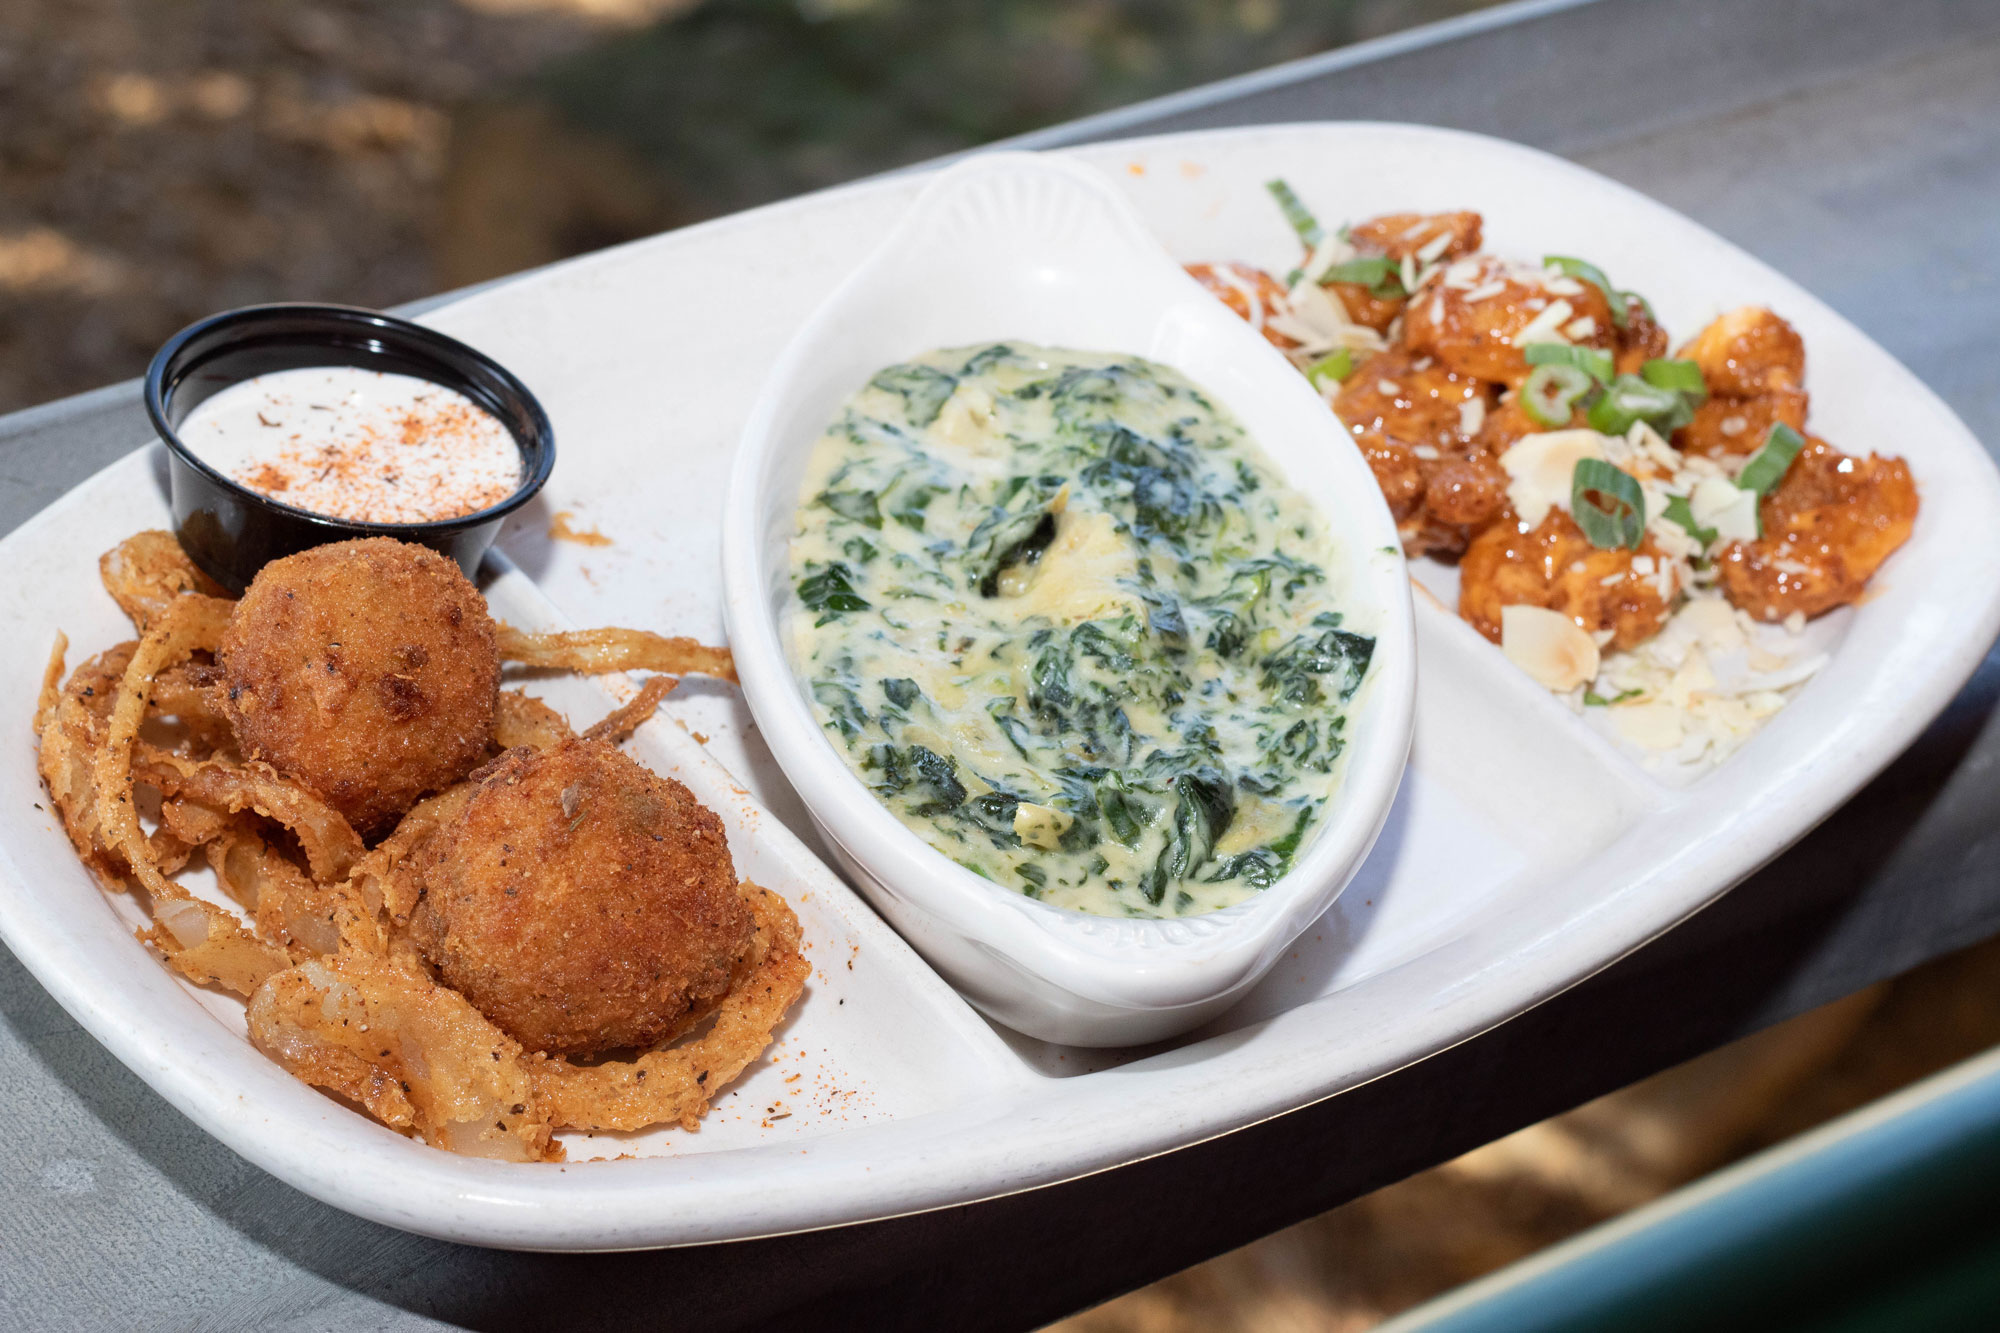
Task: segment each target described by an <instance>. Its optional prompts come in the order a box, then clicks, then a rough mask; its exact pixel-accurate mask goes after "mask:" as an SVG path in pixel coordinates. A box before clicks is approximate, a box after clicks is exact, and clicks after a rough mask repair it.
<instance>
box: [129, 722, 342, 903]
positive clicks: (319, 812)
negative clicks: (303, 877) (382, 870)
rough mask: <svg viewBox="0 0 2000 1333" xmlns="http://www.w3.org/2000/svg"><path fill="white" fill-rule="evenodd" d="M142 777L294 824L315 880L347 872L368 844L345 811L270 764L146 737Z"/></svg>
mask: <svg viewBox="0 0 2000 1333" xmlns="http://www.w3.org/2000/svg"><path fill="white" fill-rule="evenodd" d="M131 767H132V771H133V772H134V773H135V774H136V775H137V777H138V778H139V780H140V781H142V782H146V783H150V784H151V785H153V786H155V787H158V788H159V789H160V791H161V792H162V793H164V794H165V795H167V796H179V797H185V798H187V799H189V800H194V801H199V802H200V803H202V804H203V805H208V806H213V807H215V808H217V809H220V810H227V811H229V812H230V813H232V814H235V813H240V812H241V811H244V810H254V811H256V812H257V813H258V814H260V815H262V816H264V818H266V819H272V820H276V821H277V822H278V823H280V824H283V825H284V826H285V827H286V828H288V829H290V830H291V831H292V833H293V834H294V836H296V837H297V838H298V840H299V846H300V848H301V849H302V850H303V851H304V852H305V854H306V864H307V865H308V866H309V867H310V868H311V870H312V877H313V878H314V879H316V880H321V881H328V880H341V879H345V878H347V876H348V874H349V873H350V872H351V871H352V870H353V868H354V864H355V862H357V861H359V860H360V859H361V856H362V853H363V852H364V851H365V850H366V848H365V847H364V846H363V845H362V842H361V836H360V835H359V834H357V833H356V832H355V831H354V827H353V825H351V824H349V823H348V822H347V820H346V819H345V818H343V817H342V815H341V813H340V812H339V811H338V810H336V809H334V808H333V807H332V806H330V805H328V804H327V803H326V802H325V801H322V800H321V799H320V798H319V797H317V796H315V795H313V794H312V793H311V792H309V791H307V790H306V789H305V788H303V787H300V786H297V785H295V784H293V783H291V782H287V781H286V780H285V779H284V778H282V777H279V776H278V773H277V771H276V770H275V769H273V768H271V766H270V765H268V764H262V763H256V762H252V763H248V764H232V763H229V762H227V761H225V760H221V759H187V758H183V757H182V756H180V755H177V754H174V753H173V752H172V751H170V750H162V749H160V748H158V747H157V746H152V745H146V744H144V743H143V742H142V743H140V744H139V745H138V746H137V747H136V756H135V757H134V758H133V760H132V763H131Z"/></svg>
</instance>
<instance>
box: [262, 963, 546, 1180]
mask: <svg viewBox="0 0 2000 1333" xmlns="http://www.w3.org/2000/svg"><path fill="white" fill-rule="evenodd" d="M249 1023H250V1040H251V1042H252V1043H253V1044H254V1045H255V1046H256V1047H257V1049H258V1050H260V1051H262V1052H264V1054H266V1055H268V1056H270V1057H271V1058H272V1059H273V1060H275V1061H277V1062H278V1063H279V1064H281V1065H283V1066H284V1067H285V1068H286V1069H288V1070H290V1071H291V1072H292V1073H293V1074H294V1075H295V1076H297V1077H298V1078H300V1079H302V1080H304V1081H305V1082H307V1083H310V1084H313V1085H314V1086H315V1087H321V1088H326V1089H327V1090H329V1091H331V1092H335V1093H338V1094H339V1095H341V1096H343V1097H346V1098H348V1099H349V1100H351V1101H355V1102H358V1103H360V1104H361V1105H362V1106H364V1107H366V1108H367V1109H368V1111H369V1113H370V1114H371V1115H373V1116H374V1117H375V1118H376V1119H378V1120H380V1121H381V1122H382V1123H383V1124H385V1125H388V1126H390V1127H391V1128H393V1129H405V1130H407V1129H414V1130H416V1131H417V1132H418V1133H419V1134H422V1135H423V1137H424V1138H425V1140H426V1141H428V1142H429V1143H431V1144H432V1145H433V1146H435V1147H439V1148H445V1149H449V1150H450V1151H452V1152H456V1153H465V1154H467V1155H469V1156H473V1157H490V1158H495V1159H497V1160H500V1161H508V1162H541V1161H557V1160H560V1159H561V1157H562V1147H561V1145H560V1144H557V1143H553V1142H552V1141H551V1140H550V1137H549V1119H548V1116H547V1114H546V1112H545V1110H544V1108H543V1107H542V1106H541V1104H540V1103H539V1101H538V1100H537V1097H536V1092H535V1088H534V1084H533V1081H532V1080H531V1079H530V1077H529V1075H528V1069H527V1063H526V1059H525V1054H524V1052H523V1051H522V1049H521V1046H520V1044H519V1043H518V1042H516V1041H514V1040H513V1038H511V1037H509V1036H507V1034H506V1033H504V1032H502V1031H501V1030H500V1029H499V1028H497V1027H495V1026H494V1025H493V1024H492V1023H491V1022H490V1021H488V1020H487V1019H486V1018H485V1017H484V1016H483V1015H482V1014H481V1013H480V1012H479V1011H478V1010H477V1009H475V1008H473V1007H472V1004H471V1002H470V1001H468V1000H467V999H466V998H465V997H464V996H462V995H460V994H459V993H458V992H456V991H453V990H448V989H446V988H445V987H442V986H439V985H437V984H436V983H435V982H433V981H432V980H431V979H430V978H429V977H427V976H425V975H424V974H423V972H422V971H421V969H416V968H405V967H399V966H397V965H396V964H395V963H393V962H391V961H388V960H386V959H381V958H372V957H369V956H367V955H365V954H352V953H349V954H341V955H339V956H337V957H331V958H315V959H309V960H308V961H306V962H303V963H301V964H299V965H298V966H297V967H294V968H290V969H288V970H285V971H282V972H279V973H277V974H276V975H275V976H273V977H271V978H270V979H269V980H267V981H266V982H265V983H264V984H263V985H262V986H260V987H258V988H257V991H256V993H255V994H253V995H252V996H251V997H250V1010H249Z"/></svg>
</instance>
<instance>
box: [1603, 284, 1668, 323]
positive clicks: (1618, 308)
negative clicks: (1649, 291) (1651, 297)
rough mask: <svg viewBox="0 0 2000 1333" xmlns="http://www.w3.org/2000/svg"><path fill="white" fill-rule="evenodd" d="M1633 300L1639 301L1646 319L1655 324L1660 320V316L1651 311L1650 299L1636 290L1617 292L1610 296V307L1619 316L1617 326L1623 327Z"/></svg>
mask: <svg viewBox="0 0 2000 1333" xmlns="http://www.w3.org/2000/svg"><path fill="white" fill-rule="evenodd" d="M1634 301H1637V302H1638V303H1639V309H1640V310H1642V311H1644V312H1645V315H1646V318H1647V319H1650V320H1652V321H1653V322H1654V323H1655V324H1657V323H1659V322H1660V317H1659V316H1658V315H1655V314H1654V313H1653V303H1652V302H1651V301H1648V300H1647V299H1646V298H1645V297H1643V296H1641V295H1639V293H1637V292H1619V293H1617V294H1616V295H1615V296H1613V297H1612V298H1611V309H1612V310H1613V311H1614V312H1615V313H1616V314H1617V315H1619V316H1620V318H1619V320H1618V327H1620V328H1624V327H1625V319H1626V318H1629V313H1628V312H1629V310H1630V307H1631V305H1632V302H1634Z"/></svg>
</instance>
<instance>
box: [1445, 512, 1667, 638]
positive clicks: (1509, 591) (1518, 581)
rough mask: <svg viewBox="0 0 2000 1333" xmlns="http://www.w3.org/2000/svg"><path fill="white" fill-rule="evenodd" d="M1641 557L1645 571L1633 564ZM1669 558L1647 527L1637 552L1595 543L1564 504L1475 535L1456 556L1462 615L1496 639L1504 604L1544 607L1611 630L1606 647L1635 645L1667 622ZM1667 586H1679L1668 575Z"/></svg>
mask: <svg viewBox="0 0 2000 1333" xmlns="http://www.w3.org/2000/svg"><path fill="white" fill-rule="evenodd" d="M1524 529H1525V530H1524ZM1640 557H1644V559H1645V565H1644V566H1642V569H1643V570H1644V571H1645V572H1641V570H1640V569H1635V568H1634V567H1633V562H1634V560H1636V559H1638V558H1640ZM1664 558H1665V557H1664V556H1663V555H1662V554H1661V551H1660V548H1659V547H1658V546H1657V545H1656V544H1655V543H1654V541H1653V538H1652V535H1651V534H1650V533H1649V534H1647V535H1646V537H1645V539H1644V540H1643V541H1642V542H1641V543H1640V545H1639V549H1638V550H1636V551H1631V550H1627V549H1625V548H1624V547H1618V548H1616V549H1613V550H1604V549H1602V548H1600V547H1597V546H1593V545H1591V543H1590V539H1589V538H1588V537H1586V536H1584V535H1583V529H1582V528H1579V527H1578V526H1577V525H1576V520H1575V519H1573V518H1571V517H1570V516H1569V515H1568V514H1566V513H1564V512H1563V511H1562V510H1560V509H1551V510H1549V512H1548V515H1547V517H1545V518H1544V519H1543V520H1542V521H1541V523H1539V524H1538V525H1536V526H1535V527H1533V528H1526V525H1525V524H1522V523H1519V522H1510V521H1503V522H1499V523H1495V524H1494V525H1493V526H1492V527H1490V528H1487V529H1486V531H1484V532H1482V533H1480V534H1479V535H1478V536H1477V537H1475V538H1474V539H1473V541H1472V545H1471V546H1470V547H1468V548H1467V550H1466V552H1465V558H1464V559H1463V560H1461V561H1460V562H1459V566H1458V578H1459V584H1458V614H1459V615H1460V616H1461V617H1463V618H1464V619H1465V620H1466V621H1468V622H1469V623H1470V624H1471V625H1472V627H1473V628H1474V629H1476V630H1478V631H1479V632H1480V633H1481V634H1484V635H1485V636H1486V637H1487V638H1489V639H1491V640H1493V642H1495V643H1498V642H1500V612H1501V610H1502V608H1504V607H1509V606H1543V607H1547V608H1548V609H1549V610H1551V611H1560V612H1562V614H1564V615H1566V616H1568V617H1569V618H1570V619H1571V620H1574V621H1575V622H1576V623H1577V624H1578V625H1579V626H1581V627H1582V628H1583V629H1585V630H1586V631H1589V632H1590V633H1592V634H1596V633H1599V632H1601V631H1604V630H1609V631H1611V640H1610V642H1609V643H1608V644H1607V645H1606V647H1607V648H1610V649H1613V650H1622V649H1626V648H1630V647H1633V646H1634V645H1635V644H1639V643H1643V642H1644V641H1645V640H1647V639H1650V638H1652V637H1653V636H1654V635H1655V634H1657V633H1659V632H1660V626H1662V625H1664V624H1665V623H1666V621H1667V613H1668V611H1669V610H1670V609H1671V607H1672V605H1673V595H1672V592H1671V591H1670V592H1669V594H1668V595H1665V596H1662V595H1661V591H1660V578H1659V570H1660V568H1661V566H1662V561H1663V560H1664ZM1667 586H1668V588H1669V589H1670V590H1674V591H1677V581H1676V580H1675V578H1674V577H1673V576H1672V575H1671V574H1670V575H1669V576H1668V579H1667Z"/></svg>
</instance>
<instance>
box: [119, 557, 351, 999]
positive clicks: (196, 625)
mask: <svg viewBox="0 0 2000 1333" xmlns="http://www.w3.org/2000/svg"><path fill="white" fill-rule="evenodd" d="M229 612H230V603H228V602H225V601H220V600H218V599H216V598H212V597H204V596H201V595H199V594H183V595H181V596H179V597H176V598H174V599H173V600H172V601H171V602H169V603H168V604H167V605H166V607H165V609H164V610H162V611H161V612H160V613H159V614H158V616H157V617H156V618H155V620H154V622H153V625H152V628H150V629H148V630H147V631H146V635H145V637H144V638H142V639H140V640H139V646H138V647H137V648H136V649H134V650H133V652H132V659H131V661H129V662H127V663H126V665H125V672H124V675H123V676H122V677H121V678H120V680H119V682H118V691H117V696H116V702H115V703H114V704H113V706H112V709H111V715H110V718H109V720H108V722H107V723H106V727H105V734H104V740H103V742H102V744H101V745H100V746H99V747H98V749H97V753H96V756H95V758H94V759H93V760H92V762H91V773H90V779H89V785H90V788H91V795H92V798H93V812H94V814H95V816H96V829H95V834H94V836H95V838H96V840H97V842H98V843H99V844H100V845H101V846H102V847H103V848H104V849H105V850H106V851H107V852H110V853H113V854H115V855H117V856H119V857H121V858H123V860H124V862H125V868H126V869H127V870H128V871H129V872H130V873H131V875H132V877H133V878H134V879H137V880H138V881H139V884H140V886H141V887H142V888H144V889H145V890H146V894H147V896H148V897H149V898H150V899H151V901H152V906H153V920H154V925H153V927H152V929H150V930H148V931H145V932H143V934H142V935H141V938H142V939H145V940H146V941H147V942H148V943H150V944H152V945H154V946H155V947H156V948H158V949H159V950H160V952H161V953H163V954H165V955H166V957H167V958H168V960H169V961H170V962H172V963H173V965H174V966H175V967H176V968H178V969H179V970H180V971H181V972H182V973H183V974H185V975H186V976H188V977H189V978H191V979H193V980H195V981H198V982H201V983H203V984H214V985H220V986H224V987H227V988H228V989H230V990H233V991H235V992H237V993H238V994H241V995H248V994H249V993H250V992H251V991H253V990H255V989H256V988H257V985H258V983H259V982H261V981H262V980H263V979H264V978H265V977H267V976H269V975H270V974H271V973H273V972H275V971H278V970H279V969H280V968H283V967H285V966H287V965H288V964H289V962H290V959H289V958H288V957H287V956H286V955H285V953H284V951H283V950H281V949H277V948H275V947H273V946H271V945H268V944H266V943H264V942H263V941H262V940H259V939H258V938H257V937H256V936H255V935H253V934H252V933H251V932H249V931H247V930H245V929H244V928H243V927H242V925H241V924H240V923H238V921H237V920H236V918H235V917H233V916H231V915H230V914H229V913H228V912H226V911H224V910H223V909H222V908H220V907H217V906H215V905H214V904H213V903H207V902H203V901H202V900H201V899H199V898H196V897H195V896H194V895H193V894H191V893H189V892H188V891H187V890H186V889H184V888H182V887H181V886H180V885H179V884H176V883H175V882H174V881H173V880H171V879H168V878H167V876H166V875H165V874H164V873H162V872H161V869H160V866H159V865H158V863H157V862H156V861H155V860H154V853H153V847H152V844H151V843H150V842H149V841H148V839H147V837H146V834H145V832H144V830H142V829H141V828H140V827H139V812H138V809H137V806H136V801H135V797H136V795H137V793H136V792H135V790H134V785H133V771H132V749H133V744H134V741H135V739H136V738H137V736H138V732H139V724H140V723H141V722H143V721H144V720H145V714H146V701H147V697H148V695H149V693H150V692H151V688H152V682H153V677H154V676H156V675H158V674H159V673H160V672H161V671H162V670H164V669H166V668H167V667H169V666H172V665H173V664H174V663H176V662H181V661H185V660H186V659H187V657H188V655H189V654H190V653H193V652H195V651H196V650H197V649H203V648H206V649H211V650H212V649H213V648H214V647H215V644H216V643H217V641H218V640H219V639H220V638H221V636H222V631H223V628H224V627H225V626H226V625H227V624H228V621H229ZM169 794H178V793H169ZM197 799H199V797H197ZM350 832H351V830H350Z"/></svg>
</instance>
